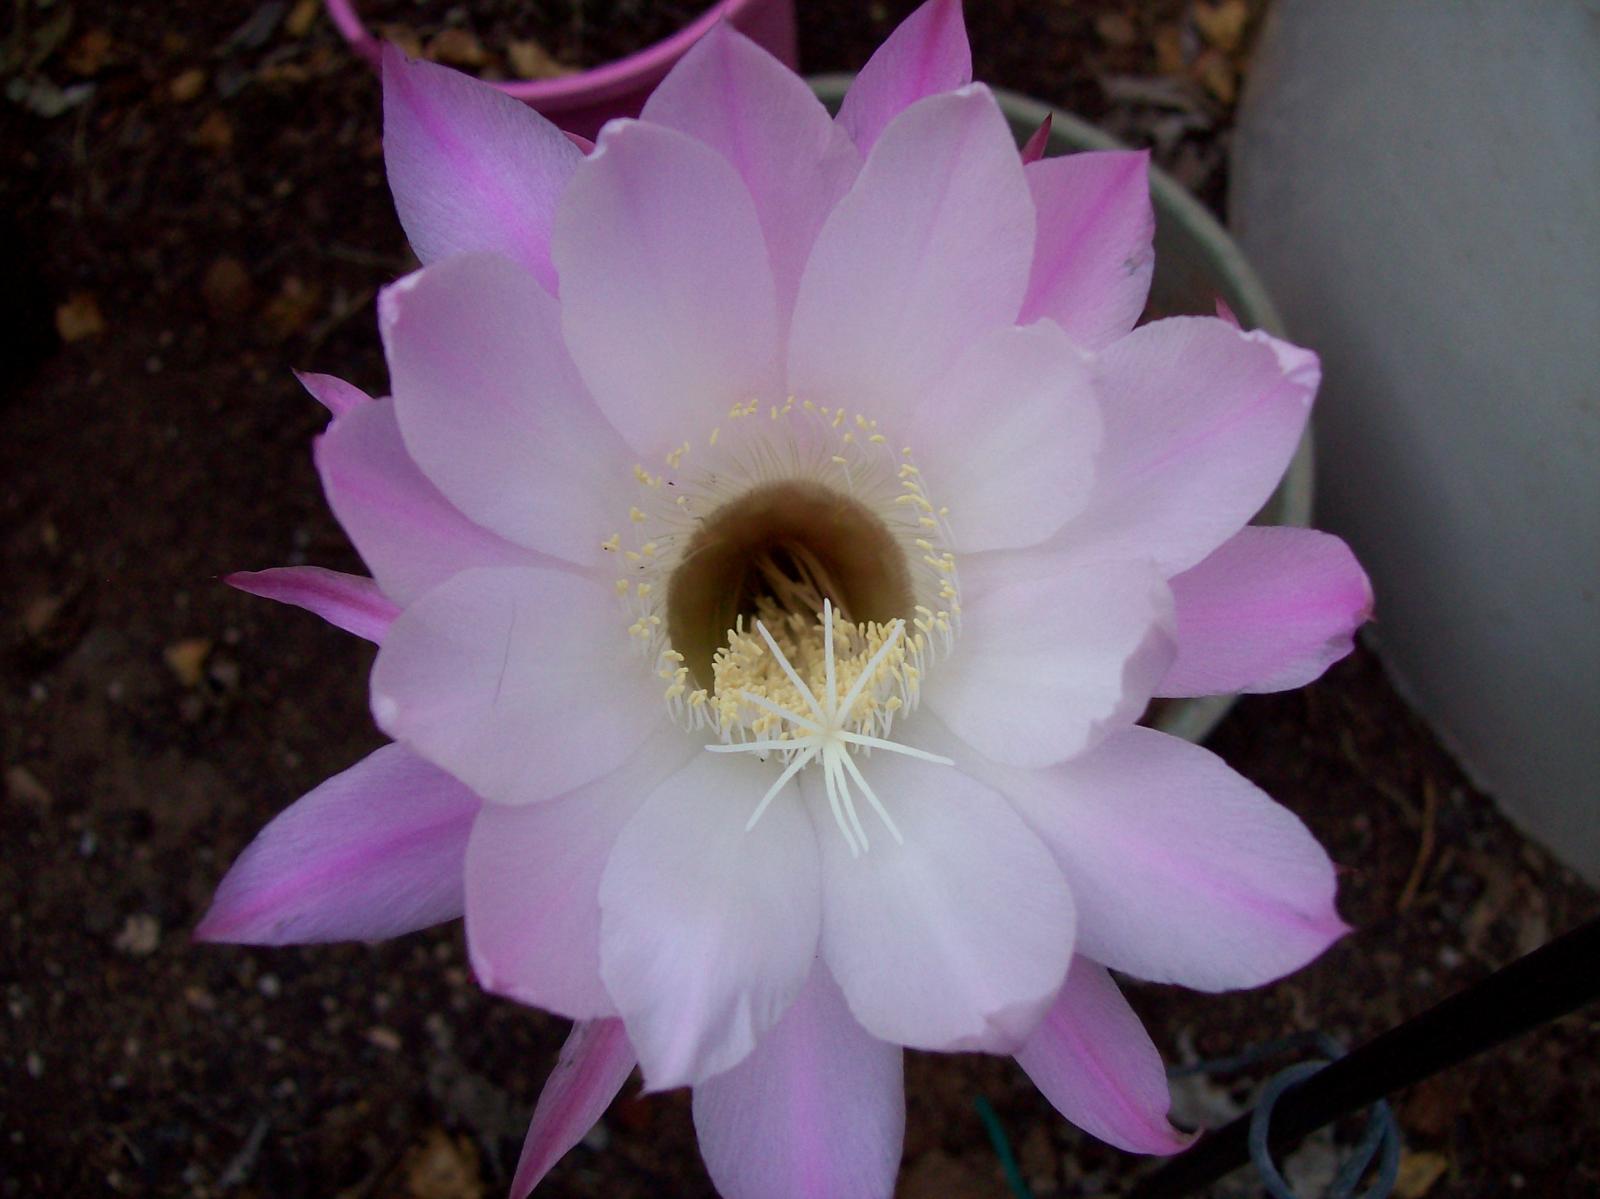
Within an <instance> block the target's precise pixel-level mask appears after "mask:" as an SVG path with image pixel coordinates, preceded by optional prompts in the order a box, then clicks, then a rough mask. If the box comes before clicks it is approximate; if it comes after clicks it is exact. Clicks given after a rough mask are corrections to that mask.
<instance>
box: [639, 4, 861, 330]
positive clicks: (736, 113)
mask: <svg viewBox="0 0 1600 1199" xmlns="http://www.w3.org/2000/svg"><path fill="white" fill-rule="evenodd" d="M640 117H641V119H642V120H646V121H653V122H654V123H656V124H658V125H665V126H666V127H667V128H669V129H676V130H678V131H679V132H681V133H687V134H688V135H689V136H691V137H694V138H697V139H699V140H700V141H702V142H704V143H705V144H706V145H708V146H710V147H711V148H712V149H713V150H716V151H717V152H718V153H719V154H721V155H722V156H723V157H724V158H726V159H727V160H728V162H729V163H731V164H732V165H733V167H734V169H735V170H737V171H738V172H739V176H740V178H742V179H743V180H744V183H745V186H746V187H747V188H749V189H750V196H751V198H752V199H753V200H754V201H755V206H756V215H757V217H758V218H759V219H760V221H761V232H762V234H763V235H764V236H765V237H766V242H767V253H768V255H769V257H770V258H771V261H772V273H773V278H774V281H775V282H776V284H777V290H778V308H779V313H780V319H781V320H782V322H783V323H784V324H787V320H788V314H789V312H790V310H791V309H792V308H793V307H794V295H795V290H796V289H797V288H798V287H799V285H800V272H801V270H802V269H803V268H804V266H805V262H806V256H807V255H808V254H809V253H810V252H811V243H812V242H813V241H814V240H815V239H816V236H817V230H818V229H820V228H821V227H822V220H823V218H824V217H826V216H827V215H828V211H829V209H831V208H832V207H833V205H834V203H835V202H836V201H837V200H838V199H839V197H840V196H841V195H843V194H844V192H845V190H846V189H847V188H848V187H849V186H850V183H851V181H852V180H853V179H854V178H855V175H856V172H857V171H859V170H860V169H861V156H860V154H859V153H858V152H857V151H856V149H855V146H854V144H853V143H852V142H851V141H850V139H849V138H848V137H847V136H845V134H844V133H843V131H842V130H840V129H839V128H838V127H837V126H835V125H834V123H833V121H832V120H831V119H830V118H829V116H828V110H827V109H825V108H824V107H823V106H822V102H821V101H820V100H818V99H817V97H816V95H815V94H814V93H813V92H812V91H811V89H810V88H809V87H807V86H806V85H805V84H804V83H803V82H801V80H800V77H799V76H798V75H796V74H795V73H794V72H793V71H791V70H790V69H789V68H788V67H786V66H784V65H783V64H782V63H781V62H779V61H778V60H777V59H776V58H774V57H773V56H772V55H770V54H768V53H767V52H766V51H765V50H763V49H762V48H761V47H760V46H758V45H756V44H755V43H754V42H752V41H751V40H750V39H749V38H747V37H745V36H744V35H743V34H741V33H739V32H738V31H736V30H735V29H734V28H733V26H731V25H727V24H721V25H717V26H716V27H714V28H713V29H712V30H711V32H710V33H708V34H706V36H705V37H703V38H701V39H700V41H699V42H697V43H696V44H695V46H694V48H693V49H692V50H690V51H689V53H688V54H686V55H684V56H683V59H682V60H681V61H680V62H679V63H678V65H677V66H675V67H674V68H673V69H672V71H671V72H670V73H669V74H668V75H667V77H666V78H665V79H663V80H662V81H661V83H660V85H659V86H658V87H657V88H656V90H655V91H654V92H653V93H651V96H650V99H649V100H648V101H646V102H645V106H644V111H643V112H642V113H641V114H640Z"/></svg>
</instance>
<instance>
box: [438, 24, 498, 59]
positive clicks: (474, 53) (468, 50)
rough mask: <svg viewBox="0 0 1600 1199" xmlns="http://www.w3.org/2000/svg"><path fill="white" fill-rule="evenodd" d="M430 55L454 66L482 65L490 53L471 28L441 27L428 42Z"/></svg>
mask: <svg viewBox="0 0 1600 1199" xmlns="http://www.w3.org/2000/svg"><path fill="white" fill-rule="evenodd" d="M428 57H429V58H430V59H432V60H433V61H434V62H442V63H446V64H448V65H449V66H452V67H481V66H483V65H484V64H485V63H487V62H488V61H489V55H488V53H487V52H486V51H485V50H484V48H483V43H482V42H480V41H479V40H478V35H477V34H475V33H473V32H472V30H470V29H441V30H440V31H439V32H438V33H436V34H434V35H433V39H432V40H431V41H429V43H428Z"/></svg>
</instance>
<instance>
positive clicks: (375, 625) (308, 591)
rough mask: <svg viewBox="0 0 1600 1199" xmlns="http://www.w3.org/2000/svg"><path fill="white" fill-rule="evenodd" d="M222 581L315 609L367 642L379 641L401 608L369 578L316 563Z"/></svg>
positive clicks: (245, 573)
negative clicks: (386, 596) (323, 566)
mask: <svg viewBox="0 0 1600 1199" xmlns="http://www.w3.org/2000/svg"><path fill="white" fill-rule="evenodd" d="M222 581H223V582H224V583H226V584H227V585H228V586H229V587H237V588H238V589H239V590H240V591H244V592H248V593H249V594H250V595H259V596H261V598H263V599H270V600H277V601H278V602H279V603H280V604H293V605H294V606H295V607H297V608H304V609H305V610H306V611H307V612H314V613H316V614H317V615H318V616H320V617H322V619H323V620H325V621H327V622H328V623H329V624H331V625H333V627H334V628H336V629H343V630H344V631H345V632H347V633H354V634H355V635H356V636H357V637H364V638H365V639H366V640H368V641H374V642H376V641H382V640H383V635H384V633H386V632H388V631H389V626H390V625H391V624H393V623H394V618H395V616H396V614H398V613H399V611H400V609H399V608H398V607H396V606H395V604H394V603H393V601H391V600H389V599H387V598H385V596H384V594H383V592H381V591H379V590H378V585H377V584H376V583H375V582H373V581H372V580H371V579H366V578H362V577H361V576H360V575H347V574H345V573H343V572H342V571H337V570H324V569H323V568H322V567H320V566H275V567H272V568H271V569H269V570H240V571H235V572H234V573H233V574H231V575H227V576H225V577H224V578H223V580H222Z"/></svg>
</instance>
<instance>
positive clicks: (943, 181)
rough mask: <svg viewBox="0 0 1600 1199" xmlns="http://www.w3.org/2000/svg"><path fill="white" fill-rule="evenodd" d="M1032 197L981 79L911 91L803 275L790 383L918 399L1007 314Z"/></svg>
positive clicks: (892, 405)
mask: <svg viewBox="0 0 1600 1199" xmlns="http://www.w3.org/2000/svg"><path fill="white" fill-rule="evenodd" d="M1032 257H1033V201H1032V200H1031V199H1029V197H1028V185H1027V181H1026V180H1025V179H1024V178H1023V172H1022V163H1021V161H1020V160H1019V159H1018V157H1017V147H1016V143H1015V142H1014V141H1012V139H1011V130H1010V128H1009V127H1008V126H1007V125H1006V121H1005V117H1004V116H1002V115H1001V113H1000V109H999V106H998V105H997V104H996V103H995V100H994V97H993V96H992V95H990V94H989V91H988V89H987V88H984V87H982V86H981V85H972V86H969V87H966V88H963V89H962V90H960V91H958V92H952V93H949V94H947V95H940V96H933V97H930V98H928V99H926V100H922V101H919V102H918V103H916V104H914V105H912V106H911V107H910V108H908V109H906V111H905V112H903V113H901V114H900V115H899V116H898V117H896V118H895V120H894V122H893V123H892V124H891V125H890V126H889V128H888V129H886V130H885V131H884V134H883V137H881V138H880V139H879V140H878V142H877V144H876V145H875V146H874V147H873V149H872V153H871V154H870V155H869V156H868V158H867V161H866V165H864V166H863V167H862V168H861V174H860V175H859V176H857V178H856V181H855V185H854V186H853V187H852V188H851V189H850V191H849V192H847V193H846V194H845V196H844V198H843V199H842V200H840V201H839V203H838V204H837V205H835V207H834V209H833V212H832V213H831V214H830V215H829V216H828V219H827V221H826V223H824V224H823V226H822V232H821V233H819V234H818V235H817V240H816V245H815V246H814V247H813V248H812V251H811V258H810V260H809V261H808V262H807V263H806V269H805V273H804V275H802V276H801V279H800V294H799V296H798V298H797V299H796V301H795V312H794V322H793V325H792V327H791V330H790V340H789V390H790V391H791V392H792V393H793V394H795V395H797V396H799V397H800V398H801V399H805V400H812V401H814V402H815V403H817V404H827V405H833V404H842V405H846V406H847V407H848V408H850V409H851V410H852V411H862V412H865V413H866V414H867V415H869V416H874V417H880V416H889V417H894V416H899V415H901V414H903V413H909V412H911V411H913V410H914V409H915V406H916V404H917V402H918V401H920V400H921V398H922V396H923V394H924V393H925V392H926V390H927V387H928V384H929V381H930V380H933V379H936V378H938V377H940V376H941V375H942V374H943V373H944V372H945V371H946V370H947V369H949V367H950V365H951V364H952V363H953V362H954V361H955V360H956V359H957V358H959V357H960V355H961V354H962V352H963V351H964V350H965V349H966V348H967V346H968V345H970V344H971V343H972V342H973V341H974V340H975V339H976V338H977V337H979V336H980V335H982V334H983V333H986V332H988V331H989V330H991V329H994V328H996V327H999V326H1005V325H1011V324H1014V323H1015V318H1016V315H1017V310H1018V308H1019V307H1020V306H1021V304H1022V296H1023V292H1024V290H1025V289H1026V287H1027V280H1028V270H1029V263H1030V262H1031V261H1032Z"/></svg>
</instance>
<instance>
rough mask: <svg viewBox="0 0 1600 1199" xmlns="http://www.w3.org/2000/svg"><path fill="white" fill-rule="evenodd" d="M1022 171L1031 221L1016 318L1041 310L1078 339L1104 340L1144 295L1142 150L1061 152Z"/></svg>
mask: <svg viewBox="0 0 1600 1199" xmlns="http://www.w3.org/2000/svg"><path fill="white" fill-rule="evenodd" d="M1027 176H1028V186H1029V188H1030V189H1031V190H1032V192H1033V203H1034V207H1035V208H1037V209H1038V222H1039V224H1038V235H1037V239H1036V241H1035V243H1034V250H1033V277H1032V278H1031V279H1030V280H1029V282H1028V298H1027V299H1026V300H1024V301H1023V304H1022V319H1023V320H1024V321H1031V320H1038V319H1040V318H1042V317H1049V318H1050V319H1051V320H1053V321H1055V322H1056V323H1057V324H1059V325H1060V326H1061V327H1062V328H1063V329H1065V330H1066V331H1067V333H1068V334H1069V335H1070V336H1071V337H1072V339H1073V340H1074V341H1076V342H1077V343H1078V344H1079V345H1083V346H1087V347H1089V348H1090V349H1096V350H1097V349H1100V348H1101V347H1102V346H1105V345H1109V344H1110V343H1111V342H1113V341H1115V340H1116V339H1117V338H1119V337H1121V336H1123V335H1124V334H1125V333H1127V332H1128V330H1130V329H1132V328H1133V324H1134V322H1135V321H1137V320H1138V319H1139V314H1140V313H1141V312H1143V311H1144V302H1145V298H1146V297H1147V296H1148V295H1149V294H1150V275H1151V272H1152V270H1153V269H1154V267H1155V248H1154V245H1153V244H1152V243H1153V240H1154V238H1155V232H1156V217H1155V210H1154V209H1153V208H1152V207H1151V204H1150V155H1149V153H1148V152H1147V151H1144V150H1096V151H1089V152H1087V153H1083V154H1068V155H1065V156H1063V157H1060V158H1047V159H1043V160H1041V161H1039V162H1035V163H1031V164H1030V165H1029V166H1028V169H1027Z"/></svg>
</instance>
